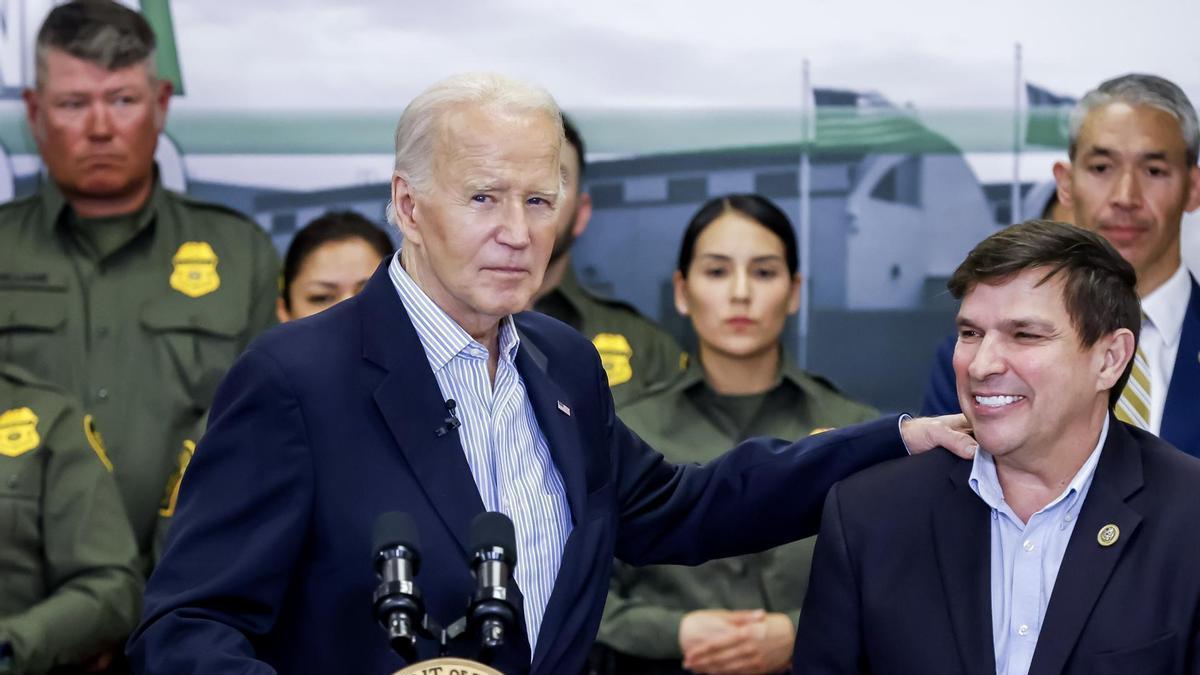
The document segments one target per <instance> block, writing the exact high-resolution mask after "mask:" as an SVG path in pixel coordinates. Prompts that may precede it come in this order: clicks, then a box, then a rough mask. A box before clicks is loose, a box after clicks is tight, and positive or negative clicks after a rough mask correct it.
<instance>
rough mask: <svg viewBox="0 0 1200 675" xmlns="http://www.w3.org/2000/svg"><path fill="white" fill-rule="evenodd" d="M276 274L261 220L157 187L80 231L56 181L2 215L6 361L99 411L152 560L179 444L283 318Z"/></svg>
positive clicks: (0, 355) (141, 544)
mask: <svg viewBox="0 0 1200 675" xmlns="http://www.w3.org/2000/svg"><path fill="white" fill-rule="evenodd" d="M277 275H278V257H277V255H276V253H275V250H274V248H273V247H272V245H271V242H270V239H269V238H268V237H267V236H266V233H265V232H263V231H262V229H261V228H259V227H258V226H257V225H256V224H254V223H253V222H251V221H249V220H247V219H246V218H245V217H243V216H241V215H239V214H238V213H236V212H234V211H230V210H228V209H225V208H224V207H220V206H215V205H211V204H204V203H200V202H195V201H192V200H190V199H188V198H186V197H183V196H181V195H178V194H175V193H172V192H170V191H168V190H166V189H164V188H163V187H161V185H158V184H157V183H156V184H155V187H154V190H153V192H152V194H151V196H150V198H149V199H148V200H147V202H146V204H145V205H144V206H143V207H142V208H141V209H140V210H139V211H138V212H136V213H134V214H130V215H128V216H124V217H118V218H104V219H93V220H86V221H81V219H79V218H77V217H76V216H75V214H74V211H73V210H72V209H71V208H70V207H69V206H68V205H67V203H66V201H65V200H64V198H63V196H62V193H61V192H60V191H59V190H58V188H57V187H56V186H55V185H54V184H53V183H51V182H46V183H44V184H43V186H42V189H41V191H40V193H39V194H37V195H34V196H33V197H30V198H27V199H23V200H20V201H16V202H12V203H10V204H6V205H4V206H2V207H0V361H8V362H12V363H17V364H20V365H22V366H23V367H26V368H28V369H29V370H31V371H32V372H33V373H34V374H36V375H38V376H39V377H42V378H45V379H47V380H49V381H51V382H54V383H55V384H58V385H61V386H62V387H64V388H65V389H66V390H67V391H68V392H70V393H71V394H73V395H75V396H77V397H79V399H80V400H81V401H82V402H83V404H84V405H85V406H87V408H88V409H89V410H90V411H92V412H93V414H95V416H96V420H97V423H98V424H99V426H100V428H102V429H103V430H104V433H105V438H106V440H107V441H108V445H109V448H110V449H111V452H112V459H113V463H114V465H115V466H116V470H115V472H114V475H115V477H116V480H117V486H118V488H119V489H120V491H121V495H122V498H123V500H124V503H125V508H126V511H127V513H128V514H129V518H130V521H131V523H132V525H133V530H134V534H135V536H136V537H137V541H138V548H139V550H140V551H142V552H143V554H144V555H146V556H147V558H148V554H149V550H150V546H151V541H152V539H153V532H154V528H155V524H156V520H157V517H158V511H159V506H160V504H161V502H162V499H163V493H164V490H165V489H166V484H167V478H168V476H169V475H170V474H171V473H172V472H173V471H175V470H176V468H177V466H178V448H180V447H181V445H182V442H183V440H184V439H185V438H187V437H188V436H189V434H191V433H192V431H193V429H194V428H195V426H196V423H197V420H198V419H199V418H200V416H201V415H202V414H204V412H205V410H206V409H207V408H208V406H209V404H210V402H211V401H212V396H213V393H214V390H215V389H216V386H217V384H218V382H219V381H220V379H221V377H222V375H223V374H224V373H225V370H226V369H227V368H228V367H229V366H230V365H231V364H232V362H233V360H234V358H236V357H237V355H238V354H239V353H240V352H241V351H242V349H243V348H244V347H245V346H246V345H247V343H248V342H249V341H250V339H251V338H252V337H254V336H255V335H257V334H258V333H259V332H261V331H262V330H263V329H264V328H266V327H267V326H269V325H271V324H272V323H273V322H274V302H275V297H276V296H277V295H278V292H279V286H278V276H277Z"/></svg>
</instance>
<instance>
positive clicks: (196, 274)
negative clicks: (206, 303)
mask: <svg viewBox="0 0 1200 675" xmlns="http://www.w3.org/2000/svg"><path fill="white" fill-rule="evenodd" d="M171 262H172V263H173V264H174V265H175V270H174V271H173V272H171V288H174V289H175V290H177V291H179V292H180V293H183V294H184V295H186V296H188V297H189V298H198V297H200V296H202V295H208V294H209V293H212V292H213V291H215V290H217V289H218V288H220V287H221V277H220V276H218V275H217V254H216V252H215V251H213V248H212V246H210V245H209V243H208V242H206V241H188V242H184V243H183V245H182V246H180V247H179V250H178V251H176V252H175V257H174V258H171Z"/></svg>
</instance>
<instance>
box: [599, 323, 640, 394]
mask: <svg viewBox="0 0 1200 675" xmlns="http://www.w3.org/2000/svg"><path fill="white" fill-rule="evenodd" d="M592 344H594V345H596V351H598V352H600V363H601V365H603V366H604V374H605V375H607V376H608V386H610V387H615V386H617V385H618V384H623V383H625V382H628V381H629V380H631V379H633V366H631V365H630V364H629V359H630V358H631V357H632V356H633V347H631V346H629V340H627V339H625V336H624V335H621V334H620V333H600V334H598V335H597V336H596V337H595V338H593V339H592Z"/></svg>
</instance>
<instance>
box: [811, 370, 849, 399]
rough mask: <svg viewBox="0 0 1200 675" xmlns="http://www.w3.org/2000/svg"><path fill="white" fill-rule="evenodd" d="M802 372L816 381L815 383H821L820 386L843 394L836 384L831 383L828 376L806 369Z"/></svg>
mask: <svg viewBox="0 0 1200 675" xmlns="http://www.w3.org/2000/svg"><path fill="white" fill-rule="evenodd" d="M804 374H805V375H807V376H808V377H809V378H811V379H812V381H813V382H816V383H817V384H819V385H821V386H822V387H825V388H826V389H828V390H829V391H832V392H833V393H835V394H841V395H843V396H845V394H844V393H842V390H841V389H839V388H838V386H837V385H836V384H834V383H833V380H830V379H829V378H827V377H825V376H824V375H817V374H816V373H810V372H808V371H805V372H804Z"/></svg>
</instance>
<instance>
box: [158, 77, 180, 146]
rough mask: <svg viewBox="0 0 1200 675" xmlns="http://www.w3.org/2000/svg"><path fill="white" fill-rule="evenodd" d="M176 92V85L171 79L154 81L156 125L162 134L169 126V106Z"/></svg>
mask: <svg viewBox="0 0 1200 675" xmlns="http://www.w3.org/2000/svg"><path fill="white" fill-rule="evenodd" d="M174 92H175V85H174V84H173V83H172V82H171V81H170V80H157V81H155V82H154V126H155V129H156V130H157V131H158V133H160V134H161V133H162V132H163V129H164V128H166V126H167V108H169V107H171V94H173V93H174Z"/></svg>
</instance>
